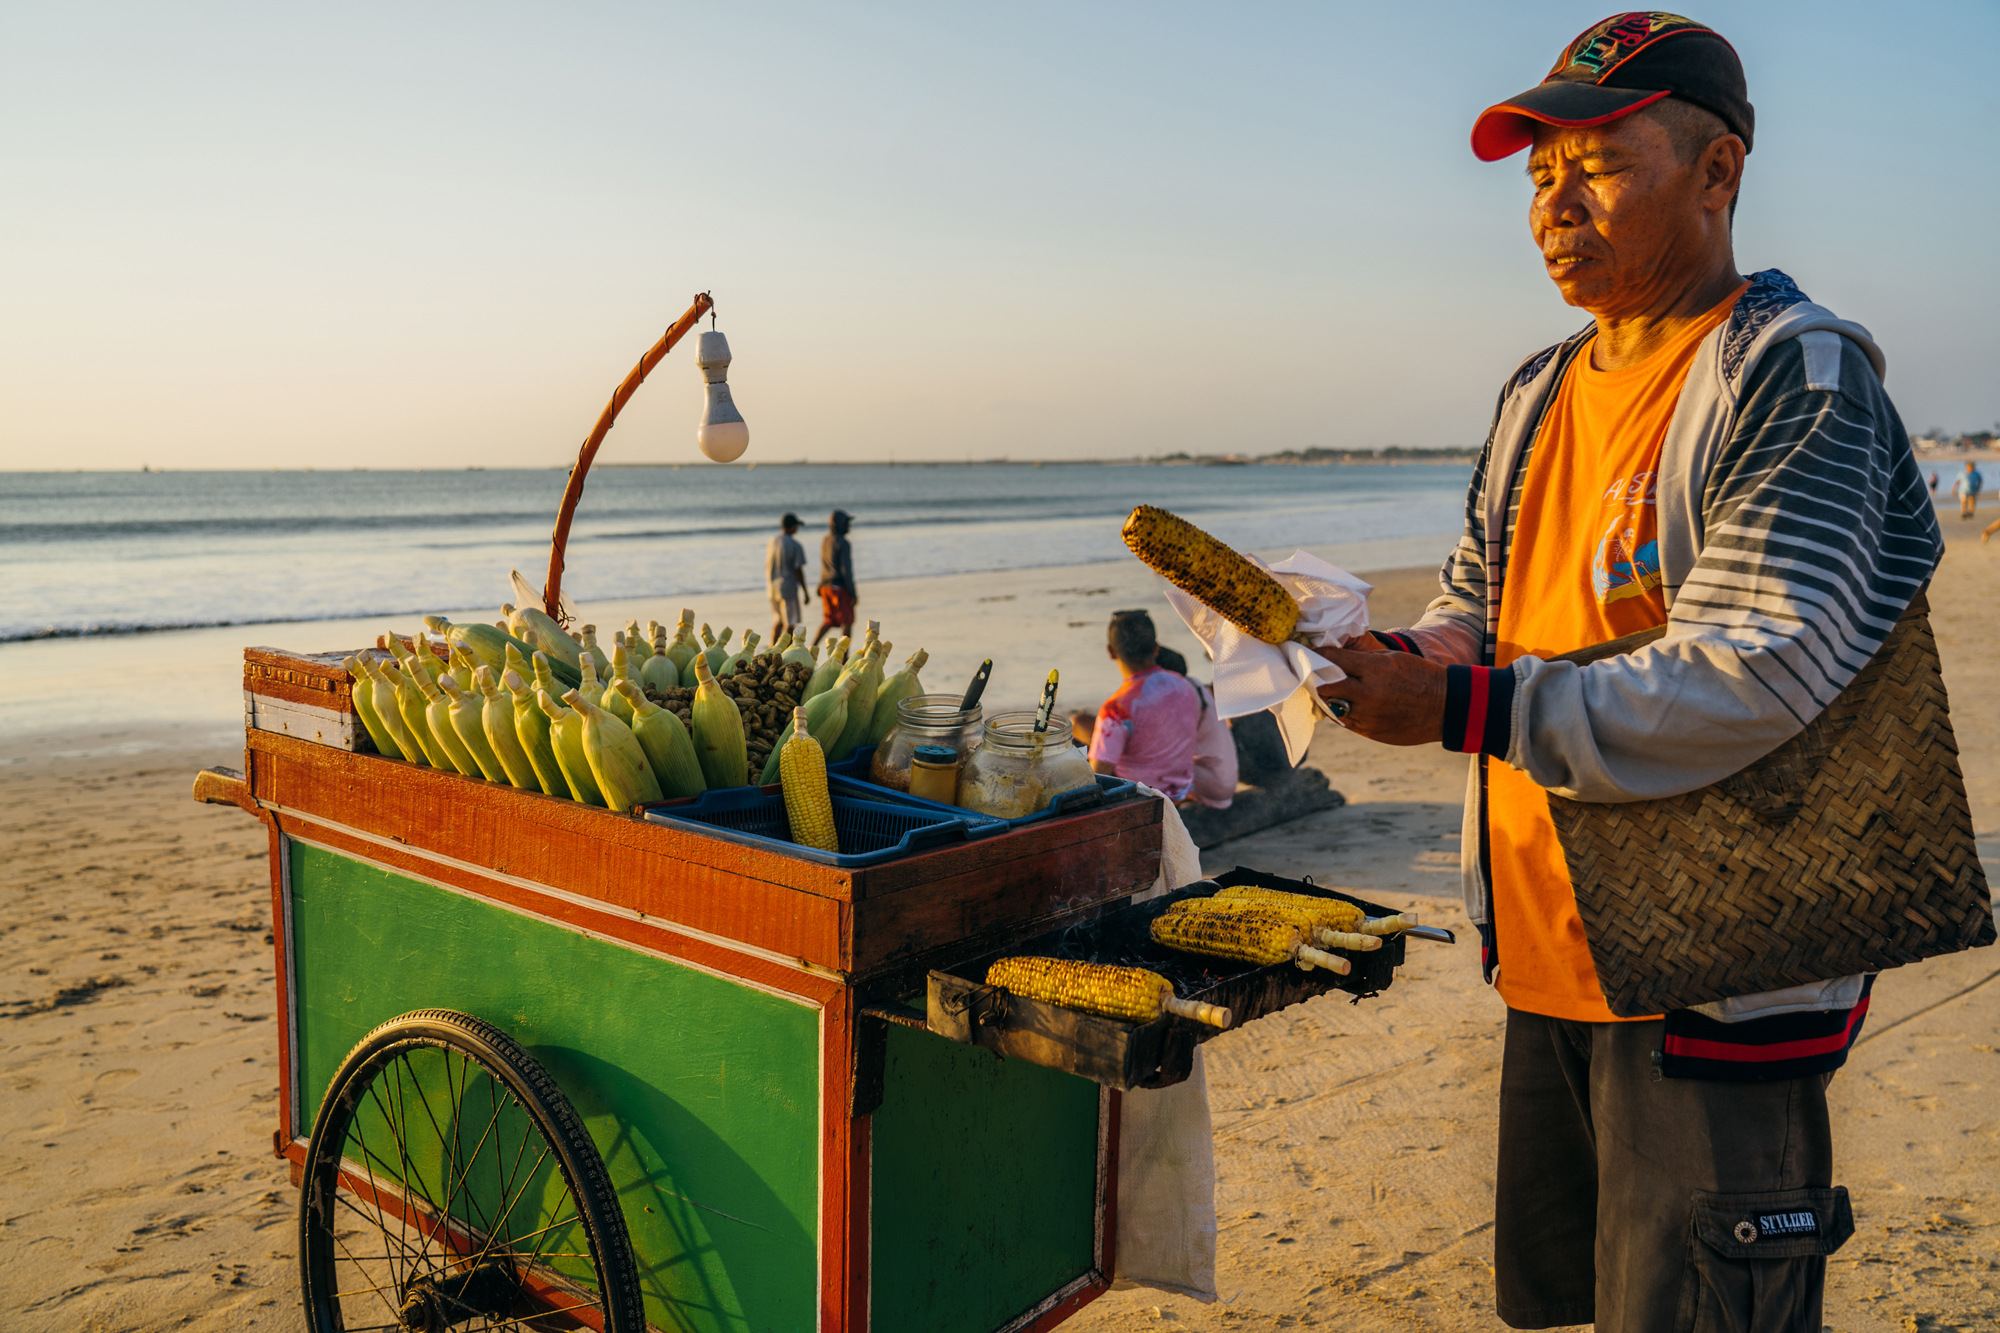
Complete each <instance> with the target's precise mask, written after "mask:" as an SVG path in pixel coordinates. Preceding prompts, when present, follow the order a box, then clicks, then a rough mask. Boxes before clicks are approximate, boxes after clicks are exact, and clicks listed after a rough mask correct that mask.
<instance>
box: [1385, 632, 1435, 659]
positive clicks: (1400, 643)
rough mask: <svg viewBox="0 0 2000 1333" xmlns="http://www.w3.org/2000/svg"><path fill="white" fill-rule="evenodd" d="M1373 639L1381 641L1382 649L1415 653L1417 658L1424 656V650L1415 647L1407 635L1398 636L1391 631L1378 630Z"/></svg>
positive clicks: (1413, 641)
mask: <svg viewBox="0 0 2000 1333" xmlns="http://www.w3.org/2000/svg"><path fill="white" fill-rule="evenodd" d="M1375 637H1376V638H1377V639H1379V640H1381V642H1382V646H1383V647H1385V648H1388V649H1391V650H1393V651H1395V652H1399V653H1415V654H1416V655H1417V656H1418V657H1422V656H1423V655H1424V650H1423V649H1421V648H1419V647H1417V641H1416V640H1415V639H1413V638H1411V637H1410V636H1409V635H1407V634H1399V633H1397V632H1396V631H1395V630H1392V629H1378V630H1376V631H1375Z"/></svg>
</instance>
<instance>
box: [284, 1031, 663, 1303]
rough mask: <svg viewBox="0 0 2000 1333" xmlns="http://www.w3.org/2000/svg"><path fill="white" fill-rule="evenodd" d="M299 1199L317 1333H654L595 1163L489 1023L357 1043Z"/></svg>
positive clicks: (336, 1085) (319, 1124)
mask: <svg viewBox="0 0 2000 1333" xmlns="http://www.w3.org/2000/svg"><path fill="white" fill-rule="evenodd" d="M303 1183H304V1187H305V1188H304V1197H303V1199H302V1203H301V1210H300V1264H301V1269H302V1276H303V1279H304V1282H303V1285H304V1289H305V1303H306V1314H307V1319H308V1322H309V1324H310V1325H311V1327H313V1328H314V1329H315V1330H322V1331H325V1333H332V1331H334V1330H339V1331H340V1333H392V1331H403V1330H407V1331H409V1333H445V1331H446V1330H457V1329H464V1330H492V1329H509V1330H530V1329H532V1330H553V1329H577V1328H583V1329H596V1330H600V1331H601V1333H626V1331H627V1330H638V1329H642V1328H644V1327H645V1325H644V1322H643V1316H642V1312H641V1310H640V1306H639V1295H638V1277H637V1272H636V1270H635V1266H634V1264H633V1261H632V1253H631V1242H630V1240H629V1238H628V1237H627V1234H626V1231H625V1224H624V1218H623V1216H622V1214H620V1213H619V1211H618V1206H617V1199H616V1196H615V1194H614V1193H613V1191H612V1189H611V1185H610V1180H609V1177H608V1175H607V1174H606V1172H605V1170H604V1165H603V1162H602V1160H601V1159H600V1158H599V1157H598V1154H597V1151H596V1148H595V1147H594V1146H593V1145H592V1144H591V1142H590V1139H589V1137H588V1136H587V1134H586V1133H585V1132H584V1129H583V1126H582V1122H581V1120H580V1119H579V1118H578V1117H577V1115H576V1112H575V1110H574V1109H573V1108H572V1107H571V1105H570V1103H569V1100H568V1099H567V1098H566V1097H564V1096H563V1094H562V1092H561V1090H560V1089H559V1088H558V1087H557V1086H556V1084H555V1083H554V1081H553V1080H551V1079H550V1078H549V1076H548V1074H547V1072H546V1071H544V1070H543V1069H542V1068H541V1066H540V1065H539V1064H538V1063H536V1062H535V1061H534V1059H533V1058H532V1057H530V1056H529V1055H528V1054H527V1053H526V1052H525V1051H523V1050H522V1049H521V1048H520V1046H519V1045H518V1044H516V1043H515V1042H514V1041H513V1040H512V1039H511V1038H509V1037H508V1036H507V1035H506V1034H505V1033H502V1032H500V1031H499V1030H498V1029H497V1028H494V1027H492V1026H491V1025H490V1024H487V1023H484V1022H481V1021H480V1020H478V1019H474V1018H470V1017H468V1016H466V1015H463V1014H454V1013H448V1012H446V1011H441V1010H430V1011H425V1012H423V1013H418V1014H410V1015H405V1016H404V1017H403V1018H400V1019H397V1020H395V1021H393V1022H391V1023H386V1024H384V1025H383V1026H382V1027H380V1028H377V1029H376V1030H375V1031H374V1032H372V1033H370V1034H369V1035H368V1036H367V1037H366V1038H364V1039H363V1040H362V1042H361V1043H360V1044H359V1045H358V1046H356V1047H355V1049H354V1050H353V1052H351V1053H350V1054H349V1055H348V1057H347V1060H346V1061H345V1062H344V1063H343V1064H342V1066H341V1069H340V1071H339V1072H338V1073H336V1074H335V1076H334V1078H333V1081H332V1083H331V1084H330V1085H329V1087H328V1089H327V1095H326V1099H325V1101H324V1103H323V1104H322V1105H321V1107H320V1113H319V1117H318V1119H317V1120H316V1121H315V1123H314V1129H313V1137H312V1142H311V1144H310V1146H309V1148H308V1150H307V1154H306V1169H305V1179H304V1182H303Z"/></svg>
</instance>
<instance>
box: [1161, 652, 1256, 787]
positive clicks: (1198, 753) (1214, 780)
mask: <svg viewBox="0 0 2000 1333" xmlns="http://www.w3.org/2000/svg"><path fill="white" fill-rule="evenodd" d="M1157 660H1158V662H1159V664H1160V666H1161V668H1162V669H1163V670H1167V671H1172V672H1174V673H1176V674H1177V675H1182V676H1186V675H1187V673H1188V670H1187V659H1186V658H1185V657H1182V656H1181V655H1180V654H1179V653H1177V652H1175V651H1174V650H1173V649H1171V648H1167V647H1162V648H1161V649H1160V653H1159V657H1158V659H1157ZM1188 684H1190V685H1192V686H1194V692H1195V696H1196V697H1197V698H1199V699H1200V700H1201V721H1200V723H1198V724H1197V725H1196V727H1195V729H1194V786H1193V788H1192V789H1190V790H1189V792H1188V800H1190V801H1192V802H1194V803H1195V804H1196V805H1205V806H1207V807H1208V808H1209V809H1211V810H1227V809H1228V808H1229V807H1230V805H1231V804H1232V803H1233V802H1234V801H1235V800H1236V777H1237V765H1236V733H1235V732H1233V731H1231V730H1230V729H1229V724H1228V723H1227V722H1225V721H1223V720H1222V714H1221V713H1219V712H1217V711H1216V708H1215V691H1214V690H1212V689H1210V688H1209V687H1208V686H1206V685H1204V684H1202V683H1201V682H1200V681H1198V680H1195V679H1193V678H1192V677H1190V678H1189V680H1188Z"/></svg>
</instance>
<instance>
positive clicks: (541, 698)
mask: <svg viewBox="0 0 2000 1333" xmlns="http://www.w3.org/2000/svg"><path fill="white" fill-rule="evenodd" d="M535 706H536V707H537V708H539V709H541V710H542V711H543V712H544V713H547V714H548V715H549V744H550V746H551V747H552V748H553V749H554V750H555V752H556V767H557V768H560V769H561V770H562V775H563V780H564V781H565V782H567V783H568V784H569V792H570V795H571V796H572V797H573V798H575V799H576V800H578V801H581V802H583V803H584V804H585V805H603V804H604V793H603V792H601V791H599V790H598V789H597V778H596V776H595V775H594V774H593V773H591V771H590V756H589V755H587V754H585V753H584V752H583V714H581V713H579V712H577V711H576V710H575V709H574V708H569V707H566V706H564V705H563V704H562V703H561V702H560V701H558V700H557V699H554V698H552V697H551V696H550V695H549V692H548V691H547V690H536V691H535Z"/></svg>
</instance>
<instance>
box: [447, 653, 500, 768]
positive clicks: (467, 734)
mask: <svg viewBox="0 0 2000 1333" xmlns="http://www.w3.org/2000/svg"><path fill="white" fill-rule="evenodd" d="M485 669H486V668H485V667H480V668H479V670H481V671H484V670H485ZM438 688H439V689H441V690H443V691H444V693H445V700H446V702H445V721H446V723H447V724H448V725H449V726H450V727H451V729H452V731H453V732H454V733H455V734H456V735H457V736H458V743H459V744H460V745H461V746H463V747H464V748H465V752H466V753H467V754H469V755H471V756H472V762H473V763H474V764H476V765H477V766H478V769H479V771H478V772H477V773H476V774H467V775H466V776H468V777H483V778H485V779H486V780H487V781H488V782H506V781H507V780H508V779H507V770H506V769H505V768H503V767H501V764H500V756H499V755H496V754H494V753H493V747H492V746H491V745H489V744H487V743H486V698H485V696H484V695H482V694H477V693H474V692H473V691H471V690H461V689H459V688H458V681H456V680H455V679H453V678H452V677H451V676H450V675H448V674H447V675H444V676H440V677H438Z"/></svg>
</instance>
